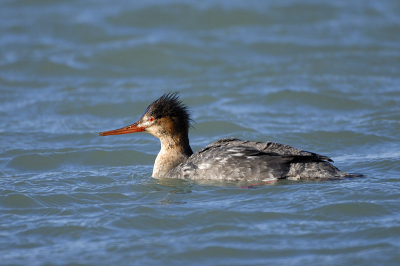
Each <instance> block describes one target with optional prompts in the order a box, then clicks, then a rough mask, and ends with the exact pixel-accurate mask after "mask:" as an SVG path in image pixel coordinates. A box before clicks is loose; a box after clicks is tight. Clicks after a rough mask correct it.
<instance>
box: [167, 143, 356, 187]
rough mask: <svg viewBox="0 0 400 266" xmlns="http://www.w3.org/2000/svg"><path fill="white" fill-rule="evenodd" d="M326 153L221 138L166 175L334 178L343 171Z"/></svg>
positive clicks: (232, 178) (231, 178)
mask: <svg viewBox="0 0 400 266" xmlns="http://www.w3.org/2000/svg"><path fill="white" fill-rule="evenodd" d="M330 162H332V160H331V159H330V158H329V157H327V156H323V155H319V154H316V153H312V152H308V151H304V150H300V149H296V148H293V147H291V146H289V145H284V144H279V143H274V142H254V141H243V140H239V139H232V138H231V139H221V140H218V141H216V142H214V143H212V144H210V145H208V146H206V147H205V148H203V149H202V150H200V151H198V152H196V153H194V154H193V155H192V156H190V157H189V158H188V159H187V160H186V161H185V162H183V163H181V164H180V165H178V166H177V167H175V168H174V169H172V170H170V171H169V172H168V174H167V176H166V177H171V178H183V179H193V180H205V179H209V180H227V181H270V180H278V179H334V178H342V177H345V176H351V174H347V173H344V172H341V171H340V170H339V169H337V168H336V167H335V166H333V165H332V164H331V163H330Z"/></svg>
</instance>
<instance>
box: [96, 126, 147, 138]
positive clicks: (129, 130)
mask: <svg viewBox="0 0 400 266" xmlns="http://www.w3.org/2000/svg"><path fill="white" fill-rule="evenodd" d="M145 129H146V128H145V127H138V126H137V123H135V124H132V125H129V126H126V127H123V128H119V129H114V130H110V131H104V132H101V133H100V134H99V136H110V135H120V134H128V133H134V132H143V131H144V130H145Z"/></svg>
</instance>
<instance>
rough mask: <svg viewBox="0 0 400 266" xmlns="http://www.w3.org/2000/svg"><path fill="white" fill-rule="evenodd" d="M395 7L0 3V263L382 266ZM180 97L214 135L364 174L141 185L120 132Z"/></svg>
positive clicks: (396, 232) (134, 149)
mask: <svg viewBox="0 0 400 266" xmlns="http://www.w3.org/2000/svg"><path fill="white" fill-rule="evenodd" d="M399 11H400V5H399V2H398V1H396V0H392V1H390V0H386V1H313V0H306V1H294V0H288V1H145V2H144V1H128V0H126V1H113V2H112V3H111V2H110V1H61V0H58V1H46V0H40V1H39V0H38V1H32V0H21V1H11V0H9V1H7V0H4V1H2V2H1V3H0V31H1V34H0V92H1V97H0V114H1V119H0V136H1V137H0V147H1V149H0V164H1V168H0V220H1V223H0V260H1V264H2V265H178V264H185V265H266V264H272V265H305V264H310V265H399V263H400V244H399V243H400V215H399V212H400V203H399V199H400V191H399V187H400V183H399V174H400V160H399V159H400V152H399V150H400V140H399V132H400V131H399V130H400V115H399V114H400V88H399V84H400V77H399V73H400V50H399V48H400V34H399V32H400V17H399V16H398V14H399ZM169 91H180V92H181V98H182V100H183V101H184V102H185V103H186V104H187V105H188V106H189V108H190V109H191V110H192V114H193V118H194V120H195V121H196V124H195V125H194V128H193V129H192V130H191V133H190V140H191V144H192V148H193V149H194V150H195V151H196V150H199V149H200V148H202V147H204V146H205V145H207V144H209V143H211V142H212V141H215V140H217V139H220V138H224V137H237V138H242V139H248V140H259V141H268V140H270V141H275V142H280V143H286V144H290V145H293V146H295V147H297V148H301V149H306V150H311V151H314V152H318V153H321V154H324V155H328V156H330V157H332V158H333V159H334V160H335V165H336V166H338V167H339V168H340V169H341V170H343V171H347V172H356V173H363V174H365V175H366V177H365V178H358V179H352V180H343V181H328V182H294V181H291V182H289V181H286V182H280V183H278V184H275V185H270V186H261V187H257V188H255V189H240V188H239V185H238V184H235V183H196V182H192V181H183V180H167V181H165V180H156V179H152V178H151V172H152V165H153V162H154V159H155V156H156V154H157V152H158V150H159V142H158V140H157V139H156V138H154V137H153V136H151V135H146V134H142V133H137V134H130V135H121V136H111V137H99V136H98V133H99V132H101V131H104V130H110V129H114V128H118V127H122V126H125V125H128V124H130V123H133V122H135V120H136V119H137V118H138V117H139V116H140V115H141V114H142V112H143V111H144V109H145V108H146V107H147V105H148V104H149V103H150V102H151V101H153V100H155V99H156V98H158V97H160V96H161V95H162V94H164V93H165V92H169Z"/></svg>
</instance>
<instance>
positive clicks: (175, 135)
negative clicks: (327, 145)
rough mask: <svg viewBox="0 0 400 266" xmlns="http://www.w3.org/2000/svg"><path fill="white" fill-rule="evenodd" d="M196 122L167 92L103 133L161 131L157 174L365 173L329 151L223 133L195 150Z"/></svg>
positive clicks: (260, 177)
mask: <svg viewBox="0 0 400 266" xmlns="http://www.w3.org/2000/svg"><path fill="white" fill-rule="evenodd" d="M193 122H194V121H193V120H192V118H191V114H190V112H189V109H188V107H187V105H185V104H184V103H183V102H182V101H181V100H180V97H179V93H178V92H174V93H165V94H164V95H162V96H161V97H160V98H158V99H157V100H155V101H154V102H152V103H151V104H150V105H149V106H148V107H147V108H146V110H145V111H144V113H143V115H142V116H141V117H140V118H139V120H137V122H135V123H133V124H131V125H128V126H125V127H122V128H119V129H114V130H110V131H104V132H101V133H99V135H100V136H110V135H120V134H128V133H136V132H145V133H150V134H151V135H153V136H155V137H157V138H158V139H159V140H160V143H161V149H160V151H159V153H158V155H157V157H156V159H155V162H154V167H153V172H152V177H153V178H179V179H187V180H220V181H253V182H254V181H255V182H271V181H274V182H275V181H278V180H285V179H286V180H332V179H344V178H351V177H357V176H360V175H359V174H351V173H346V172H342V171H340V170H339V169H338V168H337V167H335V166H334V165H333V160H332V159H331V158H329V157H328V156H324V155H320V154H317V153H314V152H309V151H306V150H301V149H297V148H294V147H292V146H290V145H286V144H280V143H276V142H271V141H268V142H258V141H248V140H240V139H237V138H224V139H220V140H217V141H215V142H213V143H211V144H209V145H207V146H206V147H204V148H203V149H201V150H199V151H197V152H195V153H194V152H193V150H192V148H191V147H190V143H189V129H190V128H191V125H192V123H193Z"/></svg>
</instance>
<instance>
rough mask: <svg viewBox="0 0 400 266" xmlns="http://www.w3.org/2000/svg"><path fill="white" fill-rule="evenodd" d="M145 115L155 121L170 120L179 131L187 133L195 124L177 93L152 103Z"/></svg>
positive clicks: (164, 96) (166, 95) (165, 95)
mask: <svg viewBox="0 0 400 266" xmlns="http://www.w3.org/2000/svg"><path fill="white" fill-rule="evenodd" d="M145 113H146V114H148V115H150V116H153V117H154V118H155V119H161V118H170V119H171V120H172V122H173V123H174V126H175V127H176V128H177V129H178V130H184V131H186V132H188V131H189V128H190V126H191V123H192V122H193V120H192V119H191V118H190V113H189V110H188V108H187V106H186V105H185V104H183V103H182V102H181V101H180V100H179V94H178V93H177V92H173V93H166V94H164V95H163V96H161V97H160V98H158V99H157V100H155V101H154V102H153V103H151V104H150V105H149V107H147V109H146V111H145Z"/></svg>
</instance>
